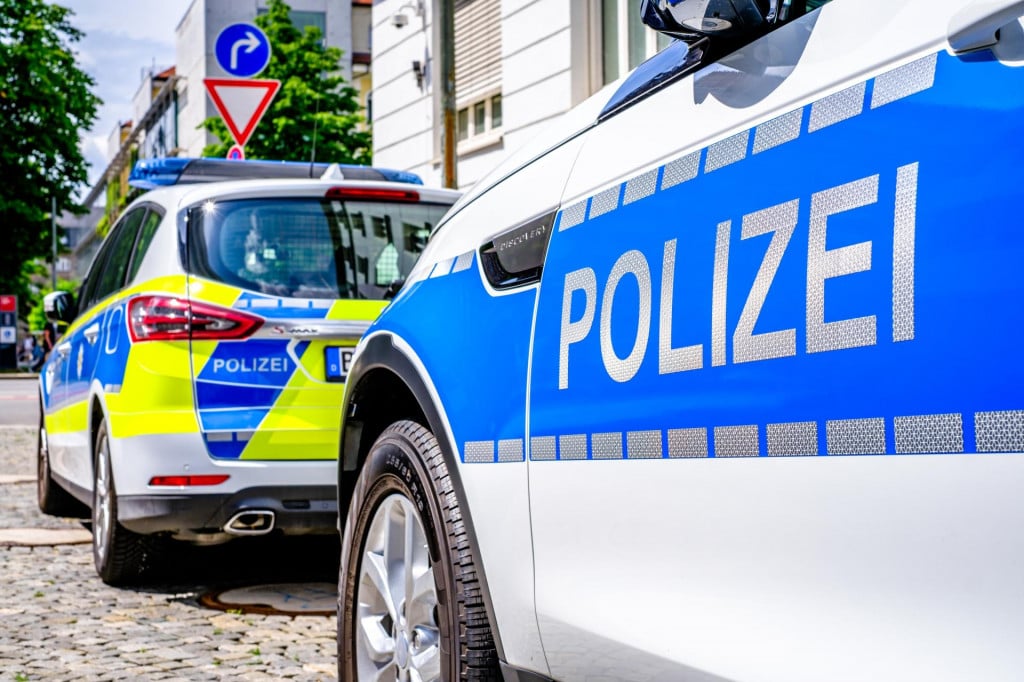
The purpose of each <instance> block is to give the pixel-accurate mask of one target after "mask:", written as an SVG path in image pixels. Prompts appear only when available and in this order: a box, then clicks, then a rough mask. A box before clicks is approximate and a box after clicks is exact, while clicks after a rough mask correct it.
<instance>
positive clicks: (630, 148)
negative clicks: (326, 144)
mask: <svg viewBox="0 0 1024 682" xmlns="http://www.w3.org/2000/svg"><path fill="white" fill-rule="evenodd" d="M642 11H643V14H644V17H645V20H646V23H647V24H648V25H650V26H653V27H654V28H657V29H659V30H661V31H664V32H666V33H668V34H670V35H672V36H674V37H676V38H678V39H679V40H678V41H676V42H674V43H673V44H672V45H671V46H670V47H668V48H666V49H665V50H663V51H662V52H661V53H660V54H658V55H657V56H656V57H654V58H653V59H652V60H650V61H649V62H647V63H645V64H644V65H642V66H640V67H639V68H638V69H637V70H636V71H634V72H633V73H632V74H630V75H628V76H627V77H626V78H625V79H623V80H622V81H621V82H619V83H616V84H614V85H613V86H611V87H610V88H609V89H606V90H604V91H602V92H601V93H599V94H598V95H596V96H595V97H593V98H591V99H590V100H589V101H587V102H585V103H584V104H582V105H581V106H579V107H578V108H577V109H575V110H573V111H572V112H570V113H569V114H568V115H567V116H566V117H565V119H564V120H563V121H562V122H561V124H559V125H555V126H554V127H553V128H552V129H550V130H548V131H547V133H546V135H545V136H544V137H543V138H542V139H538V140H537V141H536V142H535V143H534V144H532V145H531V146H529V147H528V148H526V149H523V150H522V151H521V152H520V153H518V154H517V155H515V156H513V157H512V158H510V159H509V160H508V161H507V162H505V163H503V165H502V166H500V167H499V168H497V169H496V170H495V171H494V172H493V173H492V174H491V175H490V177H489V179H487V180H485V181H483V182H481V183H479V184H478V185H476V186H475V187H473V188H472V189H471V190H470V191H469V192H468V193H467V194H466V195H465V196H463V197H462V198H461V199H460V201H459V202H458V203H457V204H456V205H455V206H454V207H453V208H452V210H451V211H450V212H449V213H448V215H447V217H446V218H445V220H444V221H443V222H442V223H441V224H440V225H439V226H438V228H437V229H436V231H435V233H434V234H433V236H432V237H431V240H430V242H429V244H428V245H427V248H426V250H425V251H424V253H423V255H422V257H421V258H420V260H419V262H418V263H417V265H416V266H415V268H414V269H413V271H412V273H411V275H410V277H409V279H408V280H407V283H406V285H405V288H404V289H403V290H402V291H401V293H400V294H399V295H398V297H397V298H396V299H395V300H394V302H393V303H392V304H391V305H390V306H389V307H388V309H387V310H385V311H384V313H383V315H382V316H381V317H380V318H379V319H378V320H377V321H376V322H375V323H374V324H373V325H371V327H370V328H369V330H368V332H367V334H366V335H365V336H364V337H363V339H362V340H361V341H360V343H359V345H358V347H357V351H356V354H355V356H354V360H353V366H352V370H351V372H350V374H349V382H348V385H347V387H346V396H345V409H346V412H345V415H346V421H345V427H344V433H343V435H342V443H341V446H342V466H341V467H340V469H339V476H340V478H339V491H340V493H341V495H342V497H341V500H340V502H341V507H340V509H341V511H342V514H343V517H342V519H341V521H342V525H343V529H344V535H343V546H342V552H343V555H342V564H341V570H340V583H339V599H340V606H341V608H340V611H339V620H338V651H339V661H338V662H339V677H340V678H341V679H345V680H382V679H399V680H460V679H461V680H485V679H486V680H490V679H505V680H517V681H520V682H523V681H527V680H529V681H531V682H538V681H542V680H562V681H569V680H659V681H665V680H690V681H695V680H700V681H702V682H704V681H710V680H742V681H744V682H753V681H760V680H787V681H806V682H820V681H822V680H829V681H836V680H883V679H884V680H928V681H929V682H936V681H938V680H950V681H951V680H1019V679H1021V676H1022V671H1024V646H1022V642H1024V570H1022V567H1024V534H1022V530H1021V529H1022V528H1024V495H1022V490H1024V388H1022V387H1024V362H1022V360H1021V353H1020V349H1019V348H1017V345H1018V344H1019V342H1020V339H1021V338H1022V335H1024V276H1022V272H1024V267H1022V262H1021V257H1022V253H1024V229H1022V228H1024V213H1022V211H1021V206H1022V204H1024V68H1021V67H1022V66H1024V23H1022V20H1021V15H1022V14H1024V2H1021V1H1020V0H977V1H964V0H903V1H901V2H891V1H889V0H833V1H832V2H827V3H826V2H804V1H803V0H792V1H791V0H783V1H778V0H771V1H769V0H646V2H645V3H643V8H642Z"/></svg>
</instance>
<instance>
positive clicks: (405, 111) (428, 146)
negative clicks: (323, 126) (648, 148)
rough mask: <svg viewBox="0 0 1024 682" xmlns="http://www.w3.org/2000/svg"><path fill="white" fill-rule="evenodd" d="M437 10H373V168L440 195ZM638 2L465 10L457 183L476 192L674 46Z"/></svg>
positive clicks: (502, 4)
mask: <svg viewBox="0 0 1024 682" xmlns="http://www.w3.org/2000/svg"><path fill="white" fill-rule="evenodd" d="M434 5H436V2H434V1H433V0H424V2H423V3H422V4H421V2H420V1H419V0H378V1H377V2H376V3H375V4H374V5H373V68H374V88H373V107H372V117H373V118H372V125H373V162H374V164H375V165H378V166H385V167H392V168H398V169H402V170H409V171H412V172H414V173H418V174H419V175H421V176H422V177H423V178H424V181H425V182H427V183H428V184H433V185H439V184H441V146H440V97H441V88H440V80H439V77H440V69H439V68H435V67H436V65H437V63H438V62H437V59H436V57H435V55H436V53H437V51H436V50H435V49H434V46H435V45H436V44H437V41H438V34H439V31H438V30H437V21H436V19H435V17H436V16H437V13H436V9H437V8H436V7H435V6H434ZM639 5H640V3H639V1H638V0H456V6H455V71H456V106H457V115H456V120H457V125H458V133H457V137H458V147H457V155H458V166H457V178H458V184H459V186H460V187H461V188H467V187H469V186H470V185H472V184H473V183H474V182H476V181H477V180H479V179H480V178H481V177H482V176H483V175H484V174H485V173H486V172H487V171H488V170H490V169H491V168H493V167H494V166H496V165H497V164H498V163H499V162H500V161H501V160H502V159H503V158H504V157H505V155H506V154H508V153H509V152H511V151H512V150H514V149H516V148H517V147H519V146H521V145H522V144H523V143H524V142H526V141H527V140H528V139H530V138H531V137H533V136H534V135H535V134H537V133H538V132H539V131H540V129H541V128H542V127H543V126H544V125H545V124H546V123H547V122H549V121H551V120H552V119H554V118H556V117H558V116H560V115H561V114H562V113H564V112H565V111H567V110H568V109H570V108H572V107H573V106H574V105H576V104H578V103H580V102H581V101H583V100H584V99H586V98H587V97H588V96H590V95H591V94H593V93H594V92H596V91H597V90H598V89H600V88H601V87H602V86H603V85H605V84H606V83H610V82H612V81H614V80H616V79H618V78H619V77H620V76H623V75H625V74H626V72H627V71H628V70H629V69H631V68H633V67H634V66H636V65H637V64H639V63H640V62H642V61H643V60H644V59H646V58H647V57H649V56H651V55H653V54H654V53H655V52H657V50H658V49H660V48H661V47H664V46H665V45H666V44H667V43H668V39H666V38H665V37H663V36H659V35H658V34H657V33H655V32H654V31H652V30H650V29H648V28H647V27H646V26H644V25H643V24H642V23H641V22H640V16H639Z"/></svg>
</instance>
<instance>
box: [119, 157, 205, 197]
mask: <svg viewBox="0 0 1024 682" xmlns="http://www.w3.org/2000/svg"><path fill="white" fill-rule="evenodd" d="M191 161H192V159H179V158H175V157H170V158H155V159H141V160H139V161H136V162H135V167H134V168H132V172H131V175H129V176H128V184H129V185H131V186H132V187H138V188H140V189H155V188H157V187H165V186H167V185H173V184H176V183H177V182H178V178H179V177H180V176H181V172H182V171H183V170H185V166H187V165H188V164H189V163H190V162H191Z"/></svg>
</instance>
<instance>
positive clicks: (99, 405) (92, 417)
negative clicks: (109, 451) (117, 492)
mask: <svg viewBox="0 0 1024 682" xmlns="http://www.w3.org/2000/svg"><path fill="white" fill-rule="evenodd" d="M103 422H106V423H107V429H108V431H107V436H108V438H109V436H110V431H109V429H110V419H109V417H108V416H107V405H106V402H105V401H104V400H103V394H102V393H101V392H100V391H99V390H98V389H97V388H96V387H95V386H94V387H93V390H92V391H90V393H89V466H90V467H91V468H92V474H93V476H95V475H96V455H95V453H96V434H97V433H98V432H99V430H100V424H101V423H103ZM115 483H116V481H115Z"/></svg>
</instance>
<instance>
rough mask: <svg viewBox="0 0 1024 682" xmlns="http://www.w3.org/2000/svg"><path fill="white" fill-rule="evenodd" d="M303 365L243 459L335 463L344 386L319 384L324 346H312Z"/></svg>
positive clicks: (251, 441)
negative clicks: (327, 460)
mask: <svg viewBox="0 0 1024 682" xmlns="http://www.w3.org/2000/svg"><path fill="white" fill-rule="evenodd" d="M300 361H301V366H300V367H298V368H296V370H295V371H294V372H293V373H292V376H291V378H290V379H289V380H288V383H287V384H286V385H285V387H284V389H282V390H281V394H280V395H279V396H278V397H277V400H276V401H275V402H274V406H273V407H272V408H271V409H270V411H269V412H268V413H267V416H266V417H264V418H263V421H262V422H261V423H260V426H259V429H258V430H257V431H256V432H255V433H254V434H253V435H252V438H251V439H250V440H249V443H248V445H246V447H245V449H244V450H243V451H242V455H241V457H242V459H279V460H285V459H289V460H326V459H337V457H338V443H339V434H340V428H341V399H342V396H343V394H344V392H345V385H344V384H342V383H337V382H334V383H331V382H327V381H324V380H322V379H321V377H323V376H324V343H323V342H322V341H314V342H312V343H310V344H309V346H307V347H306V351H305V352H304V353H303V354H302V357H301V358H300Z"/></svg>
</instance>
